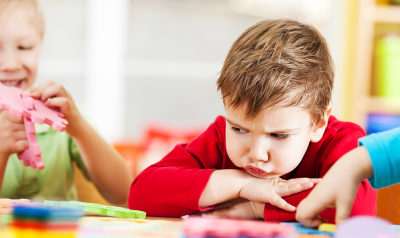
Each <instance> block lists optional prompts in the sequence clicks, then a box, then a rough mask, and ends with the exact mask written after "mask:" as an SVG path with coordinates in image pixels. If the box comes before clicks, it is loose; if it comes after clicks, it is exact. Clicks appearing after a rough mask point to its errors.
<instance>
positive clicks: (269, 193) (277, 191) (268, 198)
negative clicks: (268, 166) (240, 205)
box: [239, 178, 321, 212]
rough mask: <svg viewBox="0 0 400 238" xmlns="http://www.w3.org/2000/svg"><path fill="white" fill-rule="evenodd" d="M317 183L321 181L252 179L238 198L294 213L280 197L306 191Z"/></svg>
mask: <svg viewBox="0 0 400 238" xmlns="http://www.w3.org/2000/svg"><path fill="white" fill-rule="evenodd" d="M319 181H321V179H310V178H296V179H290V180H283V179H281V178H273V179H258V178H254V179H251V180H250V182H249V183H247V184H246V186H244V187H243V188H242V189H241V191H240V193H239V196H240V197H242V198H245V199H247V200H250V201H253V202H258V203H270V204H271V205H274V206H276V207H279V208H281V209H283V210H286V211H288V212H294V211H295V210H296V208H295V207H294V206H292V205H290V204H289V203H287V202H286V201H285V200H283V199H282V197H286V196H290V195H292V194H296V193H299V192H303V191H305V190H308V189H310V188H312V187H313V186H314V184H316V183H318V182H319Z"/></svg>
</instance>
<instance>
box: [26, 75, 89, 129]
mask: <svg viewBox="0 0 400 238" xmlns="http://www.w3.org/2000/svg"><path fill="white" fill-rule="evenodd" d="M26 92H27V93H30V94H31V96H32V97H33V98H37V99H40V100H41V101H42V102H44V104H45V105H46V106H48V107H56V108H58V109H59V110H60V112H61V113H62V114H64V118H65V119H66V120H67V121H68V126H67V127H66V129H65V131H66V132H67V133H68V134H70V135H71V136H73V135H74V134H75V133H77V132H78V131H79V129H77V127H78V126H77V125H79V122H80V121H81V120H82V119H83V118H82V116H81V114H80V113H79V111H78V108H77V107H76V105H75V103H74V100H73V99H72V97H71V95H70V94H69V93H68V91H67V90H65V88H64V87H63V86H62V85H60V84H57V83H54V82H52V81H47V82H45V83H43V84H42V85H39V86H36V87H32V88H30V89H28V90H27V91H26Z"/></svg>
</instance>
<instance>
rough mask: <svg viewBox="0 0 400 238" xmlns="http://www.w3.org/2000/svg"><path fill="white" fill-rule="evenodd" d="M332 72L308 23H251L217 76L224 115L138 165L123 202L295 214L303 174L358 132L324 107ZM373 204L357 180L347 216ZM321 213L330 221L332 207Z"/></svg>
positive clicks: (241, 214) (353, 143) (150, 210)
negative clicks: (142, 166)
mask: <svg viewBox="0 0 400 238" xmlns="http://www.w3.org/2000/svg"><path fill="white" fill-rule="evenodd" d="M333 79H334V72H333V62H332V59H331V56H330V54H329V50H328V46H327V43H326V41H325V39H324V38H323V36H322V35H321V34H320V33H319V32H318V31H317V30H316V29H315V28H313V27H310V26H307V25H304V24H302V23H299V22H296V21H292V20H272V21H271V20H267V21H261V22H259V23H257V24H255V25H253V26H251V27H250V28H248V29H247V30H246V31H245V32H244V33H242V35H241V36H240V37H239V38H238V39H237V40H236V42H235V43H234V44H233V46H232V47H231V49H230V51H229V53H228V56H227V58H226V60H225V63H224V66H223V68H222V71H221V76H220V77H219V79H218V81H217V85H218V90H219V91H220V92H221V94H222V97H223V101H224V104H225V109H226V117H222V116H219V117H217V118H216V120H215V121H214V123H212V124H211V125H210V126H209V127H208V129H207V130H206V131H204V132H203V133H202V134H200V135H199V136H198V137H197V138H195V139H194V140H193V141H191V142H190V143H188V144H180V145H177V146H176V147H175V148H174V149H173V150H172V151H171V152H170V153H169V154H168V155H167V156H165V157H164V158H163V159H162V160H161V161H160V162H158V163H156V164H154V165H152V166H150V167H149V168H147V169H146V170H144V171H143V172H142V173H141V174H140V175H139V176H138V177H137V178H136V179H135V181H134V182H133V183H132V185H131V191H130V194H129V199H128V200H129V208H130V209H138V210H143V211H146V212H147V214H148V215H150V216H169V217H178V216H183V215H187V214H193V213H196V212H201V211H207V210H211V212H210V214H212V215H217V216H224V217H236V218H248V219H258V218H263V219H265V220H266V221H278V222H282V221H292V220H294V219H295V215H296V214H295V212H294V211H295V206H297V205H298V204H299V203H300V201H301V200H303V199H304V198H305V197H306V196H307V195H308V194H309V192H310V190H308V189H309V188H311V187H312V186H313V184H314V183H316V182H318V180H316V179H306V178H303V177H307V178H322V177H323V176H324V174H325V173H326V172H327V171H328V170H329V168H330V167H331V166H332V165H333V164H334V163H335V162H336V161H337V160H338V159H339V158H340V157H341V156H343V155H344V154H345V153H347V152H348V151H350V150H352V149H354V148H356V147H357V144H358V139H359V138H361V137H363V136H364V135H365V134H364V132H363V130H362V129H361V128H360V127H359V126H357V125H355V124H353V123H348V122H341V121H339V120H337V119H336V118H335V117H333V116H330V113H331V107H330V105H329V104H330V100H331V93H332V88H333ZM295 178H301V179H295ZM287 179H289V180H287ZM281 197H285V199H282V198H281ZM375 213H376V191H375V190H373V189H372V187H371V185H370V184H369V183H368V181H367V180H365V181H363V182H362V183H361V185H360V186H359V189H358V193H357V197H356V201H355V203H354V206H353V209H352V212H351V215H353V216H354V215H372V216H374V215H375ZM320 216H321V217H322V218H324V219H326V220H327V221H328V222H330V223H334V218H335V210H334V209H327V210H325V211H324V212H322V213H321V214H320Z"/></svg>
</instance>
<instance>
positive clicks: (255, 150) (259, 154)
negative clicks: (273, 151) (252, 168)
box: [248, 140, 269, 162]
mask: <svg viewBox="0 0 400 238" xmlns="http://www.w3.org/2000/svg"><path fill="white" fill-rule="evenodd" d="M265 143H266V142H263V141H262V140H252V143H251V147H250V151H249V153H248V157H249V158H251V159H252V160H257V161H265V162H266V161H268V160H269V156H268V146H267V145H266V144H265Z"/></svg>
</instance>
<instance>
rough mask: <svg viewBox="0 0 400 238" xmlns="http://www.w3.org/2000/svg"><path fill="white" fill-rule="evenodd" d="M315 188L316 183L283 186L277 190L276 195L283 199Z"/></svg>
mask: <svg viewBox="0 0 400 238" xmlns="http://www.w3.org/2000/svg"><path fill="white" fill-rule="evenodd" d="M313 186H314V183H312V182H308V183H298V184H293V185H281V186H278V187H277V188H276V190H275V191H276V193H277V194H278V195H279V196H281V197H286V196H290V195H293V194H296V193H299V192H303V191H305V190H308V189H310V188H312V187H313Z"/></svg>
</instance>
